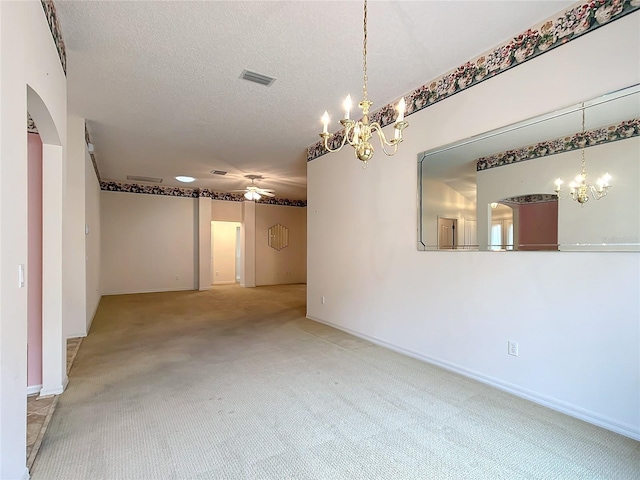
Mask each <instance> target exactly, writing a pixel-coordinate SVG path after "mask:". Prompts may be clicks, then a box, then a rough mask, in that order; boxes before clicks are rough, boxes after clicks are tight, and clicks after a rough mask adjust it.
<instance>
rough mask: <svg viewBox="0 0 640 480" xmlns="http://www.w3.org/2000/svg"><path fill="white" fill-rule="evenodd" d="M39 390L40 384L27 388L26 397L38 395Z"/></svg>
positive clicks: (40, 388)
mask: <svg viewBox="0 0 640 480" xmlns="http://www.w3.org/2000/svg"><path fill="white" fill-rule="evenodd" d="M40 390H42V384H40V385H31V386H30V387H27V396H29V395H35V394H36V393H40Z"/></svg>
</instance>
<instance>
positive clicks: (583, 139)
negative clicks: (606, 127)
mask: <svg viewBox="0 0 640 480" xmlns="http://www.w3.org/2000/svg"><path fill="white" fill-rule="evenodd" d="M585 131H586V130H585V127H584V102H582V141H583V142H585V146H586V141H587V138H586V135H585ZM585 146H583V147H582V176H583V177H584V179H585V180H586V178H587V167H586V162H585V160H584V147H585Z"/></svg>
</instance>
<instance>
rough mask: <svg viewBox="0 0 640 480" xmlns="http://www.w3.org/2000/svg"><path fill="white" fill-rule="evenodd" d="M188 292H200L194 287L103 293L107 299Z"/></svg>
mask: <svg viewBox="0 0 640 480" xmlns="http://www.w3.org/2000/svg"><path fill="white" fill-rule="evenodd" d="M188 291H198V289H197V288H194V287H184V288H158V289H149V290H133V291H124V290H122V291H115V292H107V293H103V294H102V296H103V297H106V296H109V295H135V294H137V293H164V292H188Z"/></svg>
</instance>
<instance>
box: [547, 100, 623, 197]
mask: <svg viewBox="0 0 640 480" xmlns="http://www.w3.org/2000/svg"><path fill="white" fill-rule="evenodd" d="M587 140H588V139H587V136H586V134H585V129H584V103H582V138H581V139H580V142H581V144H582V171H581V172H580V174H579V175H578V176H576V178H575V179H574V180H573V181H572V182H571V183H570V184H569V195H571V198H573V199H574V200H575V201H576V202H578V203H579V204H580V206H583V207H584V204H585V203H587V202H588V201H589V194H591V196H592V197H593V198H595V199H596V200H600V199H601V198H602V197H605V196H606V195H607V193H609V187H610V186H611V185H610V184H609V182H610V181H611V175H609V173H605V174H604V175H603V176H602V177H600V178H599V179H598V180H596V184H595V185H592V184H588V183H587V168H586V165H585V160H584V149H585V148H586V144H587ZM563 183H564V182H563V181H562V179H560V178H556V181H555V184H556V195H557V196H558V198H561V196H560V188H561V187H562V184H563Z"/></svg>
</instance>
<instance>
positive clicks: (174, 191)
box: [100, 181, 307, 207]
mask: <svg viewBox="0 0 640 480" xmlns="http://www.w3.org/2000/svg"><path fill="white" fill-rule="evenodd" d="M100 189H101V190H106V191H109V192H126V193H143V194H147V195H167V196H171V197H187V198H199V197H208V198H211V199H212V200H225V201H227V202H244V201H247V199H246V198H244V195H242V194H238V193H226V192H214V191H213V190H209V189H208V188H183V187H165V186H161V185H140V184H137V183H121V182H114V181H104V182H103V181H101V182H100ZM259 202H260V203H264V204H267V205H283V206H288V207H306V206H307V202H306V201H305V200H289V199H288V198H270V197H263V198H262V199H260V201H259Z"/></svg>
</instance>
